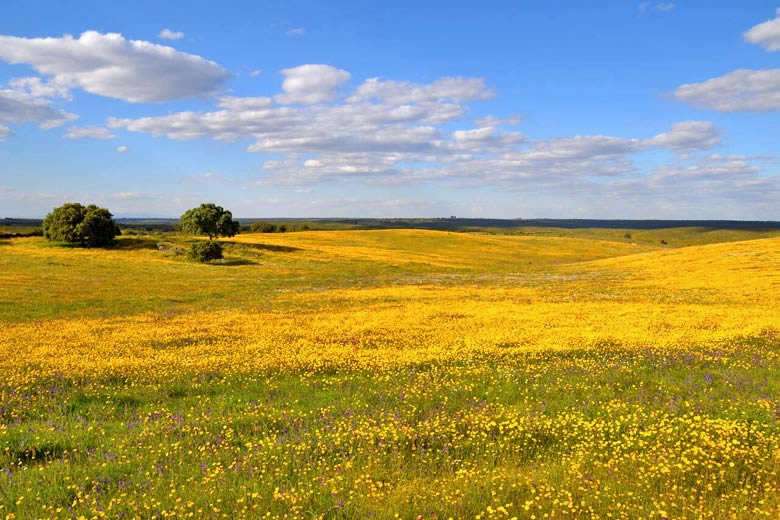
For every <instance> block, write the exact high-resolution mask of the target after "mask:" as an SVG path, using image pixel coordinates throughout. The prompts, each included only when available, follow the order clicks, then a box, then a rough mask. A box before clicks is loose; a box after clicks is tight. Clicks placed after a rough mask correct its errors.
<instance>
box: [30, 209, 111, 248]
mask: <svg viewBox="0 0 780 520" xmlns="http://www.w3.org/2000/svg"><path fill="white" fill-rule="evenodd" d="M121 233H122V232H121V231H120V229H119V226H118V225H117V224H116V222H114V219H113V215H112V214H111V212H110V211H108V210H107V209H106V208H99V207H98V206H96V205H94V204H90V205H89V206H84V205H82V204H79V203H78V202H68V203H66V204H63V205H62V206H60V207H58V208H54V209H53V210H52V212H51V213H49V214H48V215H46V218H45V219H44V220H43V236H45V237H46V238H47V239H49V240H52V241H57V242H70V243H78V244H81V245H83V246H87V247H97V246H104V245H107V244H110V243H111V242H112V241H113V240H114V237H115V236H117V235H120V234H121Z"/></svg>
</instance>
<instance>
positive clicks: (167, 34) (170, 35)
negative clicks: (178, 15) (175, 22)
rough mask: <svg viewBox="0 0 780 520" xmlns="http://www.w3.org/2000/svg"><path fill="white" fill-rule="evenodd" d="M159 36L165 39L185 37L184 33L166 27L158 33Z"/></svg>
mask: <svg viewBox="0 0 780 520" xmlns="http://www.w3.org/2000/svg"><path fill="white" fill-rule="evenodd" d="M157 36H158V37H159V38H162V39H163V40H181V39H182V38H184V33H183V32H176V31H172V30H170V29H167V28H166V29H163V30H162V31H160V34H158V35H157Z"/></svg>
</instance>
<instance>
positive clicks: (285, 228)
mask: <svg viewBox="0 0 780 520" xmlns="http://www.w3.org/2000/svg"><path fill="white" fill-rule="evenodd" d="M277 230H278V231H279V233H284V232H285V231H287V226H285V225H284V224H282V225H281V226H279V227H278V228H277Z"/></svg>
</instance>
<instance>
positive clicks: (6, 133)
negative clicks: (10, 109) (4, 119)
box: [0, 125, 14, 141]
mask: <svg viewBox="0 0 780 520" xmlns="http://www.w3.org/2000/svg"><path fill="white" fill-rule="evenodd" d="M12 135H14V133H13V132H12V131H11V129H10V128H8V127H7V126H3V125H0V141H3V140H5V138H7V137H11V136H12Z"/></svg>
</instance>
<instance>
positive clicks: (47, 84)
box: [8, 77, 71, 99]
mask: <svg viewBox="0 0 780 520" xmlns="http://www.w3.org/2000/svg"><path fill="white" fill-rule="evenodd" d="M8 85H9V86H10V87H11V88H12V89H14V90H19V91H22V92H25V93H27V94H29V95H30V96H33V97H46V98H65V99H70V98H71V96H70V89H69V88H68V86H67V85H63V84H60V83H58V82H57V81H56V80H51V81H43V80H41V78H38V77H27V78H14V79H12V80H10V81H9V82H8Z"/></svg>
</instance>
